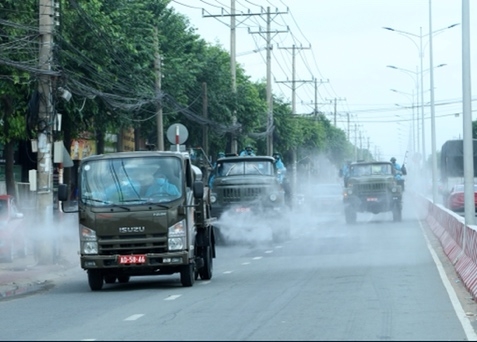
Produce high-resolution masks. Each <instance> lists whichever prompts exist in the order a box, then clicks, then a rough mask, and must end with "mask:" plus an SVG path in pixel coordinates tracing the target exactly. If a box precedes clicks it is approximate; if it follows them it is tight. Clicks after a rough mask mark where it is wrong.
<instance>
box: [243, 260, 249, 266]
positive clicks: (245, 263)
mask: <svg viewBox="0 0 477 342" xmlns="http://www.w3.org/2000/svg"><path fill="white" fill-rule="evenodd" d="M242 265H250V262H248V261H247V262H242Z"/></svg>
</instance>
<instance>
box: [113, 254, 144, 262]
mask: <svg viewBox="0 0 477 342" xmlns="http://www.w3.org/2000/svg"><path fill="white" fill-rule="evenodd" d="M145 262H146V256H145V255H144V254H133V255H120V256H118V263H119V264H144V263H145Z"/></svg>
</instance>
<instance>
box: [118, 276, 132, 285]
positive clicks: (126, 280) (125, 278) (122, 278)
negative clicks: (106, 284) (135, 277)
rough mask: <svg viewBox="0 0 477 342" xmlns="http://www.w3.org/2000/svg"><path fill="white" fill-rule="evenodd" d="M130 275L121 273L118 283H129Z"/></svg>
mask: <svg viewBox="0 0 477 342" xmlns="http://www.w3.org/2000/svg"><path fill="white" fill-rule="evenodd" d="M129 278H130V277H129V276H128V275H120V276H118V283H121V284H126V283H129Z"/></svg>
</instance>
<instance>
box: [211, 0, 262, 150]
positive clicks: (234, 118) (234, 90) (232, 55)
mask: <svg viewBox="0 0 477 342" xmlns="http://www.w3.org/2000/svg"><path fill="white" fill-rule="evenodd" d="M255 15H263V13H262V12H260V13H250V12H248V13H239V14H237V13H236V12H235V0H230V13H226V11H225V10H224V9H223V8H222V13H221V14H207V15H206V14H205V11H204V9H202V17H203V18H215V17H230V73H231V77H232V94H233V95H234V98H235V99H236V98H237V74H236V57H237V52H236V28H237V23H236V18H237V17H238V16H242V17H243V16H245V17H246V18H245V19H244V20H243V21H241V22H240V23H239V24H241V23H243V22H244V21H245V20H247V19H248V17H250V16H255ZM236 124H237V109H236V108H234V110H233V115H232V125H236ZM204 147H205V146H204ZM230 149H231V152H232V153H237V152H238V146H237V136H236V134H235V133H233V134H232V139H231V146H230Z"/></svg>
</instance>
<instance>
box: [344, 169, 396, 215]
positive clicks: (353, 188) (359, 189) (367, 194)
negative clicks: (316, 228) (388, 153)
mask: <svg viewBox="0 0 477 342" xmlns="http://www.w3.org/2000/svg"><path fill="white" fill-rule="evenodd" d="M395 172H396V170H395V169H394V167H393V165H392V164H391V163H390V162H355V163H351V164H350V165H349V172H348V178H347V183H346V184H347V186H346V187H345V191H344V197H343V203H344V213H345V218H346V223H355V222H356V219H357V213H359V212H371V213H373V214H379V213H382V212H389V211H391V212H392V214H393V221H401V219H402V188H401V186H400V185H398V184H397V181H396V178H395V176H396V174H395Z"/></svg>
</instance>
